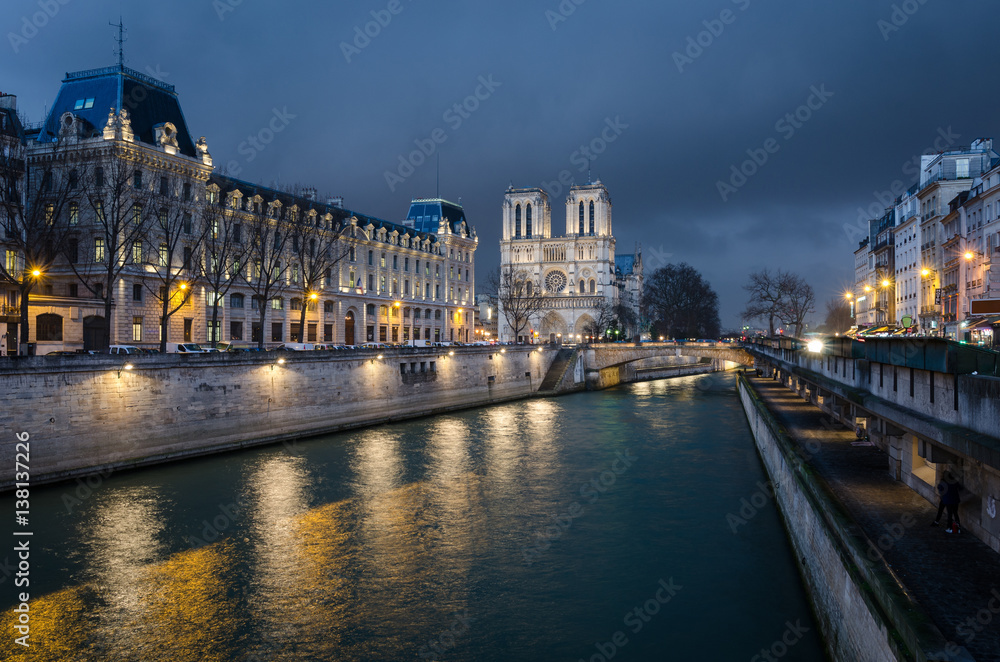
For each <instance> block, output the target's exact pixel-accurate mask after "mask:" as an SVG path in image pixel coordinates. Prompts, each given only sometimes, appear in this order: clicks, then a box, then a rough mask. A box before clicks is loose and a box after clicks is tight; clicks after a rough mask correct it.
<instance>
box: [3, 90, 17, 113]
mask: <svg viewBox="0 0 1000 662" xmlns="http://www.w3.org/2000/svg"><path fill="white" fill-rule="evenodd" d="M0 108H9V109H10V110H17V97H16V96H14V95H13V94H4V93H3V92H0Z"/></svg>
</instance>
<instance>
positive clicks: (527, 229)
mask: <svg viewBox="0 0 1000 662" xmlns="http://www.w3.org/2000/svg"><path fill="white" fill-rule="evenodd" d="M524 236H525V237H527V238H528V239H531V203H530V202H529V203H528V204H527V205H525V208H524Z"/></svg>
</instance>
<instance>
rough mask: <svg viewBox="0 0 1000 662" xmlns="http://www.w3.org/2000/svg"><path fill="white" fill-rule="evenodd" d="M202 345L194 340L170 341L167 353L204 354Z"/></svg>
mask: <svg viewBox="0 0 1000 662" xmlns="http://www.w3.org/2000/svg"><path fill="white" fill-rule="evenodd" d="M203 353H204V350H202V348H201V346H200V345H198V344H196V343H193V342H168V343H167V354H203Z"/></svg>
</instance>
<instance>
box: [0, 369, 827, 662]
mask: <svg viewBox="0 0 1000 662" xmlns="http://www.w3.org/2000/svg"><path fill="white" fill-rule="evenodd" d="M151 423H152V421H151ZM108 434H109V439H111V438H113V435H114V431H113V430H109V431H108ZM32 441H33V443H35V441H34V440H32ZM764 480H765V476H764V474H763V469H762V467H761V464H760V461H759V459H758V457H757V455H756V452H755V450H754V445H753V440H752V438H751V436H750V432H749V428H748V427H747V424H746V421H745V419H744V416H743V412H742V410H741V409H740V406H739V402H738V400H737V398H736V396H735V380H734V378H733V376H732V375H709V376H700V377H684V378H678V379H673V380H666V381H657V382H647V383H641V384H633V385H629V386H624V387H620V388H617V389H613V390H609V391H603V392H595V393H580V394H576V395H570V396H565V397H560V398H549V399H532V400H525V401H520V402H515V403H512V404H505V405H500V406H495V407H489V408H482V409H475V410H469V411H464V412H459V413H455V414H449V415H441V416H435V417H431V418H424V419H420V420H415V421H412V422H407V423H399V424H393V425H385V426H380V427H375V428H370V429H366V430H360V431H356V432H351V433H345V434H339V435H333V436H329V437H323V438H317V439H311V440H308V441H302V442H298V443H297V444H293V445H290V446H272V447H267V448H260V449H255V450H250V451H245V452H240V453H232V454H227V455H219V456H213V457H208V458H203V459H197V460H192V461H187V462H180V463H175V464H170V465H165V466H162V467H156V468H151V469H146V470H142V471H136V472H128V473H125V472H123V473H120V474H116V475H112V476H109V477H107V478H100V479H98V478H96V477H95V478H92V479H91V481H90V482H91V484H92V485H93V488H92V489H91V488H84V487H81V486H80V484H79V483H65V484H61V485H56V486H51V487H46V488H42V487H39V488H36V489H34V490H32V494H31V516H32V520H31V527H30V528H31V530H32V531H33V532H34V536H33V538H32V539H31V542H30V545H31V550H32V552H31V570H30V572H31V574H30V587H29V588H28V589H24V588H16V587H15V586H14V577H13V576H11V575H9V574H8V573H9V572H10V565H9V563H10V562H13V563H16V555H15V553H14V552H11V551H0V559H3V557H4V556H5V555H6V556H7V558H8V564H5V565H4V570H3V573H2V574H0V601H2V602H0V608H2V611H3V614H2V616H0V618H2V620H3V627H2V629H0V659H3V660H21V659H23V660H58V661H60V662H64V661H69V660H137V661H140V660H141V661H159V660H163V661H170V662H179V661H186V660H192V661H194V660H197V661H204V660H211V661H237V660H239V661H251V662H252V661H257V660H260V661H263V660H358V661H364V660H421V659H437V660H546V661H547V660H567V661H569V662H576V661H578V660H586V661H587V662H601V661H602V660H604V661H607V660H612V659H613V660H616V661H617V660H685V661H687V660H726V661H728V660H747V661H753V662H756V661H757V660H764V659H781V660H782V661H786V660H823V659H824V657H823V653H822V648H821V645H820V641H819V636H818V633H817V627H816V624H815V622H814V620H813V617H812V614H811V612H810V608H809V605H808V602H807V599H806V595H805V592H804V588H803V585H802V582H801V581H800V578H799V576H798V574H797V572H796V570H795V566H794V560H793V558H792V551H791V548H790V545H789V543H788V541H787V539H786V536H785V532H784V530H783V528H782V525H781V522H780V519H779V515H778V512H777V510H776V507H775V506H774V504H773V503H772V502H771V500H770V498H769V497H768V495H767V491H766V490H765V489H762V487H761V485H762V481H764ZM2 503H3V505H4V512H5V513H8V514H7V515H5V517H10V518H11V519H12V518H13V510H14V497H13V495H5V496H4V498H3V500H2ZM730 515H731V516H730ZM5 528H6V529H7V531H8V533H10V531H11V529H12V527H5ZM5 537H7V539H8V541H9V544H6V545H4V546H3V549H5V550H11V549H12V548H13V545H14V544H15V542H17V541H16V540H15V539H14V538H13V537H12V536H5ZM0 563H3V562H2V561H0ZM23 590H29V591H30V602H29V610H30V611H29V614H30V639H29V642H30V644H31V647H30V648H29V649H23V648H22V647H21V646H19V645H18V644H16V643H15V641H14V640H15V637H16V636H18V635H17V634H16V631H15V630H14V624H15V621H16V618H17V616H18V615H17V614H16V613H15V612H14V611H13V609H14V608H15V607H16V605H17V602H18V598H17V596H18V593H20V592H21V591H23ZM765 653H766V655H769V656H771V658H768V657H764V656H763V655H764V654H765ZM754 656H761V657H754Z"/></svg>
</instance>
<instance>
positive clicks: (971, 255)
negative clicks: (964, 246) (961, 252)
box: [965, 251, 975, 260]
mask: <svg viewBox="0 0 1000 662" xmlns="http://www.w3.org/2000/svg"><path fill="white" fill-rule="evenodd" d="M973 257H975V255H973V254H972V251H966V252H965V259H966V260H971V259H972V258H973Z"/></svg>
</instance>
